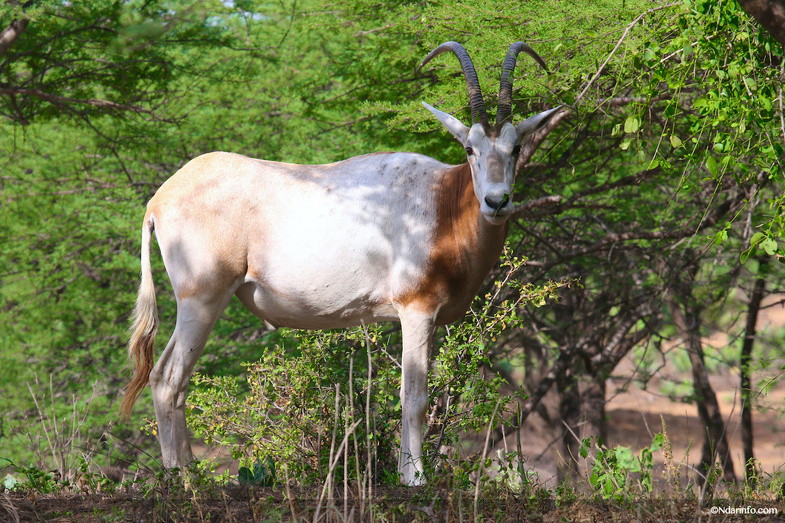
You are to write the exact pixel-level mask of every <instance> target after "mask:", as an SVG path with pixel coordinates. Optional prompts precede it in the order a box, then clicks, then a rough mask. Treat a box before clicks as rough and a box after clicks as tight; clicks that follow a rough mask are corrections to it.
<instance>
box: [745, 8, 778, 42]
mask: <svg viewBox="0 0 785 523" xmlns="http://www.w3.org/2000/svg"><path fill="white" fill-rule="evenodd" d="M739 5H740V6H741V8H742V9H744V10H745V11H746V12H747V14H748V15H750V16H752V17H753V18H754V19H755V20H757V22H758V23H759V24H760V25H761V26H762V27H763V28H764V29H765V30H766V31H768V32H769V34H770V35H771V36H772V37H774V39H775V40H777V41H778V42H779V43H780V45H782V46H783V47H785V0H739Z"/></svg>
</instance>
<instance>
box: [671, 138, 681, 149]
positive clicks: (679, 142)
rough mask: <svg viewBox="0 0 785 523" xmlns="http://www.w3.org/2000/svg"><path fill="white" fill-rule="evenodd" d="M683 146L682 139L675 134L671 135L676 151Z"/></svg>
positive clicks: (672, 144)
mask: <svg viewBox="0 0 785 523" xmlns="http://www.w3.org/2000/svg"><path fill="white" fill-rule="evenodd" d="M681 144H682V141H681V139H680V138H679V137H678V136H676V135H675V134H672V135H671V146H673V148H674V149H678V148H679V147H681Z"/></svg>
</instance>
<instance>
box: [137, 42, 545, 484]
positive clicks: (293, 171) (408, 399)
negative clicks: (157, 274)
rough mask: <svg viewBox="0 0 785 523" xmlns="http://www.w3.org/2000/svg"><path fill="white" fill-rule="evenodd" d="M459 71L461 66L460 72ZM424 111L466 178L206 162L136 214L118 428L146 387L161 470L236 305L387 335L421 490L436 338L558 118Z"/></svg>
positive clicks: (339, 166) (444, 170)
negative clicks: (396, 345)
mask: <svg viewBox="0 0 785 523" xmlns="http://www.w3.org/2000/svg"><path fill="white" fill-rule="evenodd" d="M448 44H449V46H448V47H449V49H450V50H452V51H454V52H455V50H456V49H458V48H460V49H458V51H459V52H462V53H465V51H462V47H460V46H459V45H458V44H454V43H448ZM445 45H447V44H443V46H440V47H439V48H437V50H435V51H434V53H436V54H438V52H442V51H443V48H444V46H445ZM456 46H457V47H456ZM434 53H432V54H431V56H433V55H434ZM516 53H517V51H516ZM426 60H428V59H426ZM513 66H514V62H513ZM464 67H465V70H466V69H467V68H469V67H470V64H468V62H465V61H464ZM507 67H508V69H509V66H507ZM509 71H511V69H509ZM473 81H474V80H473ZM509 88H510V89H511V85H510V86H509ZM471 92H472V91H471V89H470V93H471ZM475 98H476V97H475ZM480 102H481V99H480V100H479V102H476V103H480ZM476 103H475V105H476ZM425 105H426V107H427V108H428V109H429V110H430V111H431V112H432V113H433V114H434V115H435V116H436V118H437V119H438V120H439V121H440V122H442V124H443V125H444V126H445V127H446V128H447V129H448V130H449V131H450V132H451V133H452V134H453V135H454V136H455V137H456V138H457V139H458V140H459V141H460V142H461V143H462V144H463V146H464V147H465V148H466V150H467V159H468V163H465V164H462V165H459V166H450V165H446V164H443V163H441V162H439V161H437V160H434V159H432V158H429V157H427V156H423V155H419V154H412V153H378V154H371V155H366V156H359V157H356V158H351V159H349V160H345V161H342V162H337V163H333V164H329V165H293V164H285V163H276V162H267V161H262V160H255V159H252V158H247V157H245V156H240V155H237V154H230V153H222V152H217V153H210V154H206V155H203V156H200V157H198V158H196V159H194V160H192V161H190V162H189V163H188V164H186V165H185V166H184V167H183V168H182V169H180V170H179V171H178V172H177V173H176V174H175V175H174V176H172V178H170V179H169V180H168V181H167V182H166V183H164V184H163V185H162V186H161V188H160V189H159V190H158V192H157V193H156V194H155V196H154V197H153V198H152V199H151V200H150V202H149V204H148V205H147V213H146V214H145V218H144V224H143V227H142V282H141V285H140V288H139V296H138V298H137V302H136V309H135V320H134V327H133V334H132V337H131V341H130V343H129V354H130V355H131V357H132V358H134V359H135V360H136V373H135V376H134V378H133V380H132V381H131V383H130V385H129V388H128V391H127V392H126V396H125V399H124V401H123V405H122V413H123V416H127V415H128V413H129V412H130V410H131V407H132V406H133V404H134V402H135V400H136V398H137V397H138V395H139V394H140V393H141V391H142V390H143V388H144V387H145V385H146V384H147V383H148V381H149V383H150V386H151V388H152V392H153V402H154V405H155V413H156V418H157V420H158V435H159V440H160V443H161V451H162V454H163V462H164V465H165V466H166V467H168V468H172V467H182V466H184V465H187V464H188V463H189V462H190V461H191V460H192V459H193V456H192V453H191V446H190V443H189V441H188V432H187V427H186V424H185V399H186V395H187V392H188V382H189V379H190V376H191V373H192V371H193V368H194V365H195V363H196V360H197V359H198V357H199V355H200V354H201V352H202V350H203V349H204V346H205V343H206V341H207V338H208V336H209V334H210V331H211V330H212V328H213V325H214V324H215V322H216V320H217V319H218V317H219V316H220V315H221V313H222V312H223V310H224V309H225V308H226V305H227V303H228V302H229V300H230V299H231V297H232V296H233V295H237V297H238V298H239V299H240V300H241V301H242V303H243V304H244V305H245V306H246V307H247V308H248V309H249V310H251V312H253V313H254V314H255V315H256V316H258V317H259V318H260V319H262V320H264V321H266V322H268V323H270V324H272V325H276V326H286V327H296V328H305V329H323V328H336V327H346V326H351V325H360V324H362V323H366V324H367V323H372V322H376V321H383V320H395V321H400V322H401V329H402V332H403V355H402V363H401V365H402V369H403V372H402V376H401V404H402V411H403V413H402V417H403V419H402V425H401V453H400V458H399V467H398V469H399V473H400V474H401V478H402V480H403V481H404V482H405V483H406V484H408V485H417V484H420V483H422V482H423V481H424V478H423V476H422V471H423V463H422V429H423V423H424V422H425V415H426V411H427V407H428V358H429V354H430V352H431V346H432V338H433V332H434V329H435V327H436V326H437V325H441V324H446V323H450V322H453V321H455V320H457V319H459V318H460V317H461V316H462V315H463V314H464V313H465V312H466V310H467V309H468V307H469V305H470V303H471V301H472V299H473V298H474V296H475V295H476V293H477V291H478V289H479V288H480V285H481V284H482V282H483V280H484V279H485V278H486V276H487V275H488V273H489V272H490V270H491V268H492V267H493V265H494V263H495V262H496V260H497V259H498V257H499V254H500V252H501V250H502V247H503V244H504V240H505V238H506V235H507V229H508V226H509V224H508V221H507V218H508V217H509V213H510V212H512V208H513V205H512V198H511V193H512V184H513V181H514V178H515V163H516V160H517V155H516V150H517V149H519V147H518V145H519V143H520V141H521V140H522V139H523V138H524V137H525V136H526V135H527V134H529V133H531V132H534V131H535V130H537V129H538V128H539V127H540V126H541V125H543V124H544V123H545V122H546V121H547V120H548V119H549V118H550V116H551V115H552V114H553V113H554V111H555V110H556V109H552V110H550V111H545V112H543V113H540V114H538V115H536V116H533V117H531V118H529V119H527V120H526V121H524V122H522V123H521V124H519V125H517V126H513V125H512V124H510V123H509V122H507V121H500V122H498V123H497V125H496V126H495V127H491V126H490V125H489V124H488V122H487V120H485V119H483V120H482V121H481V122H479V123H476V124H474V125H473V126H472V127H471V128H470V127H466V126H465V125H463V124H462V123H461V122H460V121H458V120H457V119H455V118H454V117H452V116H450V115H449V114H446V113H443V112H441V111H439V110H437V109H434V108H433V107H431V106H429V105H427V104H425ZM502 120H505V119H504V118H502ZM153 231H155V234H156V235H157V238H158V243H159V245H160V248H161V253H162V256H163V259H164V264H165V266H166V271H167V273H168V274H169V278H170V280H171V282H172V287H173V288H174V292H175V296H176V298H177V323H176V325H175V330H174V333H173V334H172V337H171V338H170V340H169V343H168V344H167V346H166V349H164V351H163V353H162V354H161V357H160V358H159V359H158V361H157V362H156V363H155V366H153V360H154V358H153V341H154V339H155V335H156V332H157V325H158V317H157V308H156V302H155V287H154V285H153V280H152V271H151V267H150V243H151V235H152V232H153Z"/></svg>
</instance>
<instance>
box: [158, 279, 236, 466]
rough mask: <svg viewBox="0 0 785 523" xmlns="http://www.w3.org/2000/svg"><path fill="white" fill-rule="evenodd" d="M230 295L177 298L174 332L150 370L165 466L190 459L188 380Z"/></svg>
mask: <svg viewBox="0 0 785 523" xmlns="http://www.w3.org/2000/svg"><path fill="white" fill-rule="evenodd" d="M231 296H232V292H228V293H221V294H220V295H218V296H193V297H188V298H180V299H178V301H177V323H176V325H175V329H174V333H173V334H172V337H171V338H170V339H169V343H167V345H166V349H164V351H163V353H162V354H161V357H160V358H159V359H158V362H157V363H156V364H155V367H154V368H153V370H152V372H151V373H150V388H151V389H152V392H153V404H154V406H155V417H156V419H157V421H158V440H159V442H160V443H161V453H162V455H163V464H164V466H165V467H166V468H173V467H184V466H186V465H188V464H189V463H190V462H191V461H193V453H192V452H191V443H190V441H189V439H188V428H187V427H186V423H185V398H186V396H187V394H188V383H189V381H190V379H191V373H192V372H193V369H194V365H196V360H197V359H199V356H200V355H201V354H202V350H204V346H205V344H206V343H207V338H208V337H209V336H210V331H212V329H213V326H214V325H215V322H216V320H217V319H218V317H219V316H220V315H221V313H222V312H223V311H224V309H225V308H226V305H227V303H228V302H229V298H231Z"/></svg>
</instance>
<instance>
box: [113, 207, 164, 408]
mask: <svg viewBox="0 0 785 523" xmlns="http://www.w3.org/2000/svg"><path fill="white" fill-rule="evenodd" d="M154 227H155V225H154V222H153V219H152V216H149V217H146V218H145V225H144V227H143V228H142V256H141V260H142V282H141V284H140V285H139V294H138V295H137V297H136V306H135V307H134V323H133V326H132V327H131V340H130V342H129V343H128V357H129V358H130V359H131V360H132V361H133V363H134V369H135V372H134V376H133V378H132V379H131V383H129V384H128V389H127V390H126V391H125V397H124V398H123V403H122V405H121V406H120V420H126V419H128V416H129V415H130V414H131V409H132V408H133V406H134V403H136V399H137V398H138V397H139V395H140V394H141V393H142V390H143V389H144V388H145V386H146V385H147V382H148V381H149V380H150V371H152V370H153V362H154V360H153V345H154V344H155V335H156V333H157V332H158V306H157V304H156V301H155V284H154V282H153V271H152V267H151V265H150V239H151V236H152V231H153V229H154Z"/></svg>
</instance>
